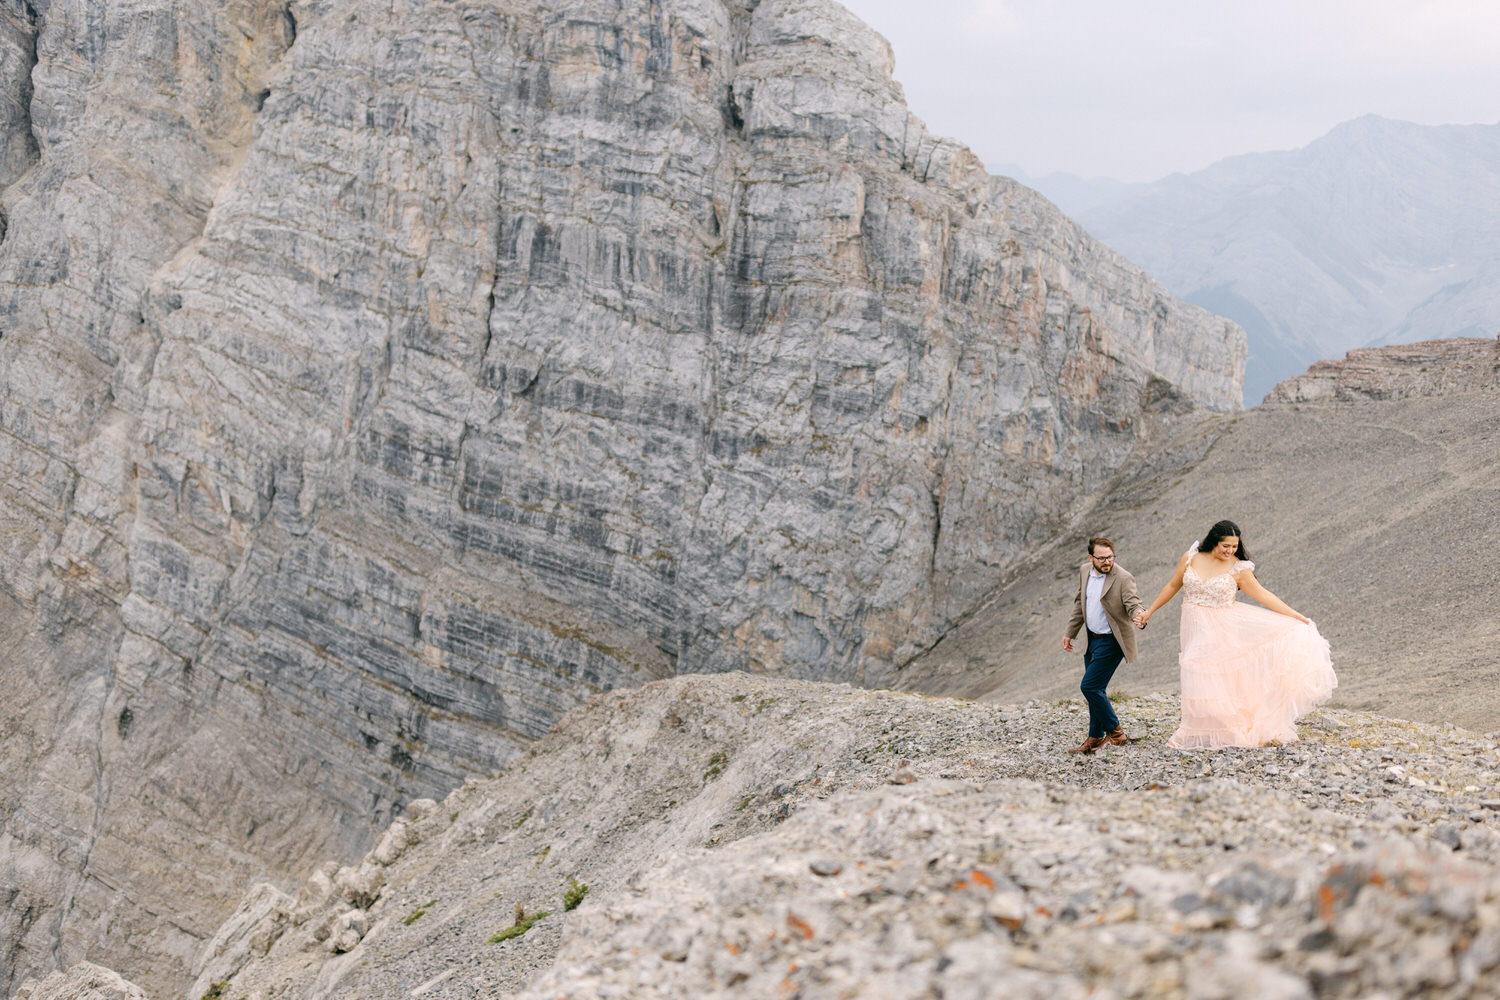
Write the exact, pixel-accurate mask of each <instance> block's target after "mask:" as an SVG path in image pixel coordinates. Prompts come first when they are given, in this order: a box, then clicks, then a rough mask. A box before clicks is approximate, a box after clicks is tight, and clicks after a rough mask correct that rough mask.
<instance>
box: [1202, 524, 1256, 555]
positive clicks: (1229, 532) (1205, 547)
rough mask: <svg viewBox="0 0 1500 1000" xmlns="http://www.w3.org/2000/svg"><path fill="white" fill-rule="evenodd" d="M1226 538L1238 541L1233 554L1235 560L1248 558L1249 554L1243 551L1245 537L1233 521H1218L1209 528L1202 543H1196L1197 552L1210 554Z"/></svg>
mask: <svg viewBox="0 0 1500 1000" xmlns="http://www.w3.org/2000/svg"><path fill="white" fill-rule="evenodd" d="M1226 538H1238V539H1239V540H1240V547H1239V548H1238V549H1237V550H1236V551H1235V553H1234V557H1235V558H1236V559H1249V558H1250V553H1249V552H1247V551H1245V536H1244V534H1243V533H1242V532H1241V531H1240V526H1239V525H1238V524H1235V523H1234V522H1233V521H1219V522H1218V523H1216V524H1215V525H1214V526H1213V527H1212V528H1209V529H1208V534H1207V535H1205V536H1204V538H1203V541H1201V542H1199V543H1198V551H1199V552H1212V551H1213V550H1214V546H1215V545H1218V544H1219V543H1220V542H1222V541H1223V540H1224V539H1226Z"/></svg>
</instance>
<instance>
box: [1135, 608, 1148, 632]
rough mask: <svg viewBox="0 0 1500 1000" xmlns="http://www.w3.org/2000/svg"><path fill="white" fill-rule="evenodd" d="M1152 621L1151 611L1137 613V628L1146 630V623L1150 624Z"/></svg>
mask: <svg viewBox="0 0 1500 1000" xmlns="http://www.w3.org/2000/svg"><path fill="white" fill-rule="evenodd" d="M1150 620H1151V612H1149V611H1137V612H1136V613H1135V627H1136V628H1145V627H1146V623H1147V622H1149V621H1150Z"/></svg>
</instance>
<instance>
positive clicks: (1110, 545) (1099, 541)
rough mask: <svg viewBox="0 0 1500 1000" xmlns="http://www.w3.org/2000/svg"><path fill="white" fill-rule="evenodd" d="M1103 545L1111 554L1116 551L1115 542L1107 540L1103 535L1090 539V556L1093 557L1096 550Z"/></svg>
mask: <svg viewBox="0 0 1500 1000" xmlns="http://www.w3.org/2000/svg"><path fill="white" fill-rule="evenodd" d="M1101 545H1102V546H1104V547H1105V548H1106V549H1109V550H1110V551H1111V552H1113V551H1114V550H1115V543H1114V542H1112V541H1110V540H1109V539H1108V538H1105V537H1104V536H1103V535H1095V536H1094V537H1093V538H1090V539H1089V555H1093V554H1094V550H1095V549H1096V548H1098V547H1099V546H1101Z"/></svg>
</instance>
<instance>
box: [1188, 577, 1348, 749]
mask: <svg viewBox="0 0 1500 1000" xmlns="http://www.w3.org/2000/svg"><path fill="white" fill-rule="evenodd" d="M1178 664H1179V665H1180V666H1181V668H1182V725H1181V726H1179V727H1178V729H1177V732H1176V733H1174V734H1173V735H1172V738H1171V739H1170V740H1168V741H1167V745H1168V746H1172V747H1180V748H1183V749H1190V750H1199V749H1212V748H1214V747H1255V746H1262V745H1264V744H1266V743H1269V742H1270V741H1272V740H1279V741H1280V742H1282V743H1290V742H1292V741H1294V740H1296V739H1297V729H1296V726H1295V722H1296V720H1297V717H1298V716H1299V715H1302V714H1303V713H1304V712H1306V711H1308V710H1309V709H1311V708H1313V707H1314V706H1316V705H1320V704H1322V703H1323V702H1325V701H1327V700H1328V698H1329V697H1330V696H1331V695H1332V694H1333V689H1334V688H1335V687H1337V686H1338V678H1337V677H1335V676H1334V673H1333V658H1332V656H1331V655H1330V653H1329V649H1328V640H1327V639H1324V638H1323V636H1322V635H1320V634H1319V633H1318V628H1317V626H1316V625H1304V624H1302V623H1301V622H1299V621H1297V619H1295V618H1288V617H1287V616H1286V615H1279V614H1277V613H1276V612H1274V611H1268V610H1266V609H1265V608H1262V607H1258V606H1256V605H1252V604H1244V603H1242V602H1239V601H1236V602H1235V603H1233V604H1231V605H1229V606H1228V607H1223V608H1208V607H1203V606H1202V605H1197V604H1183V606H1182V653H1181V655H1180V656H1179V657H1178Z"/></svg>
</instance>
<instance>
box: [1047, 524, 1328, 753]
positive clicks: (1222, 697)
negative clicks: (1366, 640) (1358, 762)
mask: <svg viewBox="0 0 1500 1000" xmlns="http://www.w3.org/2000/svg"><path fill="white" fill-rule="evenodd" d="M1079 570H1080V578H1079V583H1078V593H1077V594H1076V595H1075V596H1074V598H1073V615H1072V617H1071V618H1069V619H1068V631H1067V634H1066V635H1064V636H1063V640H1062V648H1063V649H1064V650H1065V651H1067V652H1072V651H1073V638H1074V637H1075V636H1076V635H1077V634H1078V630H1079V628H1080V627H1083V628H1086V629H1087V633H1088V642H1087V646H1086V648H1085V651H1084V657H1083V663H1084V672H1083V684H1082V685H1081V688H1082V691H1083V697H1084V699H1085V700H1086V701H1087V702H1088V706H1089V734H1088V738H1087V739H1085V740H1084V741H1083V743H1082V744H1081V745H1079V746H1076V747H1074V748H1073V749H1071V750H1069V751H1068V752H1069V753H1081V754H1088V753H1093V752H1094V751H1095V750H1098V749H1099V748H1100V747H1102V746H1107V745H1115V746H1118V745H1121V744H1124V743H1126V742H1128V737H1126V735H1125V733H1124V730H1123V729H1122V727H1121V726H1120V720H1119V719H1118V718H1117V717H1116V716H1115V712H1114V708H1113V707H1112V706H1111V705H1110V703H1109V697H1108V695H1106V694H1105V689H1106V688H1107V687H1108V686H1109V682H1110V678H1112V677H1113V676H1114V673H1115V668H1116V667H1118V666H1119V665H1120V661H1121V660H1122V659H1123V660H1128V661H1134V660H1135V658H1136V643H1135V633H1136V631H1137V630H1139V629H1143V628H1145V627H1146V624H1147V623H1148V622H1149V621H1150V620H1151V616H1152V615H1153V614H1155V613H1156V612H1157V610H1158V609H1159V608H1161V607H1162V606H1163V605H1165V604H1166V603H1167V602H1168V601H1170V600H1171V599H1172V598H1173V597H1174V596H1176V594H1177V592H1178V591H1179V590H1180V591H1182V592H1183V597H1182V631H1181V643H1182V650H1181V653H1180V654H1179V656H1178V664H1179V666H1180V668H1181V676H1182V724H1181V725H1180V726H1178V728H1177V732H1175V733H1174V734H1172V738H1171V739H1169V740H1168V741H1167V745H1168V746H1171V747H1178V748H1181V749H1188V750H1199V749H1213V748H1215V747H1226V746H1232V747H1255V746H1263V745H1264V744H1266V743H1269V742H1271V741H1273V740H1276V741H1280V742H1283V743H1288V742H1292V741H1294V740H1296V738H1297V730H1296V727H1295V725H1294V723H1295V722H1296V719H1297V717H1298V716H1299V715H1301V714H1303V713H1304V712H1306V711H1307V710H1308V709H1310V708H1312V707H1313V706H1315V705H1318V704H1321V703H1322V702H1324V701H1327V700H1328V698H1329V696H1330V695H1331V694H1332V693H1333V689H1334V688H1335V687H1336V686H1337V685H1338V679H1337V678H1336V677H1335V676H1334V673H1333V660H1332V657H1331V656H1330V654H1329V649H1328V640H1326V639H1324V638H1323V637H1322V636H1321V635H1320V634H1318V629H1317V626H1316V625H1314V624H1313V623H1312V622H1311V621H1310V620H1308V619H1307V618H1305V617H1303V616H1302V615H1300V614H1298V613H1297V612H1296V611H1293V610H1292V609H1291V608H1290V607H1289V606H1287V604H1286V602H1284V601H1282V600H1281V599H1280V598H1279V597H1277V596H1276V595H1275V594H1273V593H1271V592H1270V591H1269V590H1267V589H1266V588H1265V587H1263V586H1262V585H1261V583H1260V581H1258V580H1256V579H1255V564H1254V563H1253V562H1251V561H1250V557H1249V554H1248V553H1247V552H1246V551H1245V545H1244V542H1243V540H1242V535H1241V533H1240V529H1239V528H1238V527H1237V526H1236V525H1235V524H1234V522H1232V521H1220V522H1218V523H1217V524H1215V525H1214V526H1213V527H1212V528H1210V529H1209V531H1208V535H1207V536H1206V537H1205V538H1204V539H1203V541H1201V542H1195V543H1193V547H1192V548H1190V549H1188V550H1187V552H1185V553H1183V556H1182V558H1181V559H1180V560H1178V563H1177V572H1176V573H1174V574H1173V576H1172V579H1171V580H1170V581H1168V582H1167V585H1166V586H1165V587H1163V588H1162V589H1161V593H1159V594H1157V595H1156V600H1154V601H1152V602H1151V606H1150V607H1149V608H1143V607H1142V606H1141V599H1140V596H1139V595H1138V594H1137V593H1136V586H1135V577H1133V576H1131V575H1130V574H1129V573H1128V572H1127V571H1126V570H1125V569H1124V568H1122V567H1120V566H1118V565H1116V564H1115V552H1114V544H1113V543H1112V542H1110V540H1109V539H1107V538H1097V537H1096V538H1090V539H1089V558H1088V561H1087V562H1085V563H1084V564H1083V565H1082V566H1080V567H1079ZM1240 591H1244V592H1245V593H1246V594H1248V595H1249V596H1250V597H1253V598H1254V599H1255V600H1257V601H1259V602H1260V603H1261V604H1262V605H1264V607H1255V606H1254V605H1251V604H1245V603H1242V602H1239V601H1236V600H1235V596H1236V594H1238V593H1239V592H1240ZM1132 625H1133V626H1134V628H1132V627H1131V626H1132Z"/></svg>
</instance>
